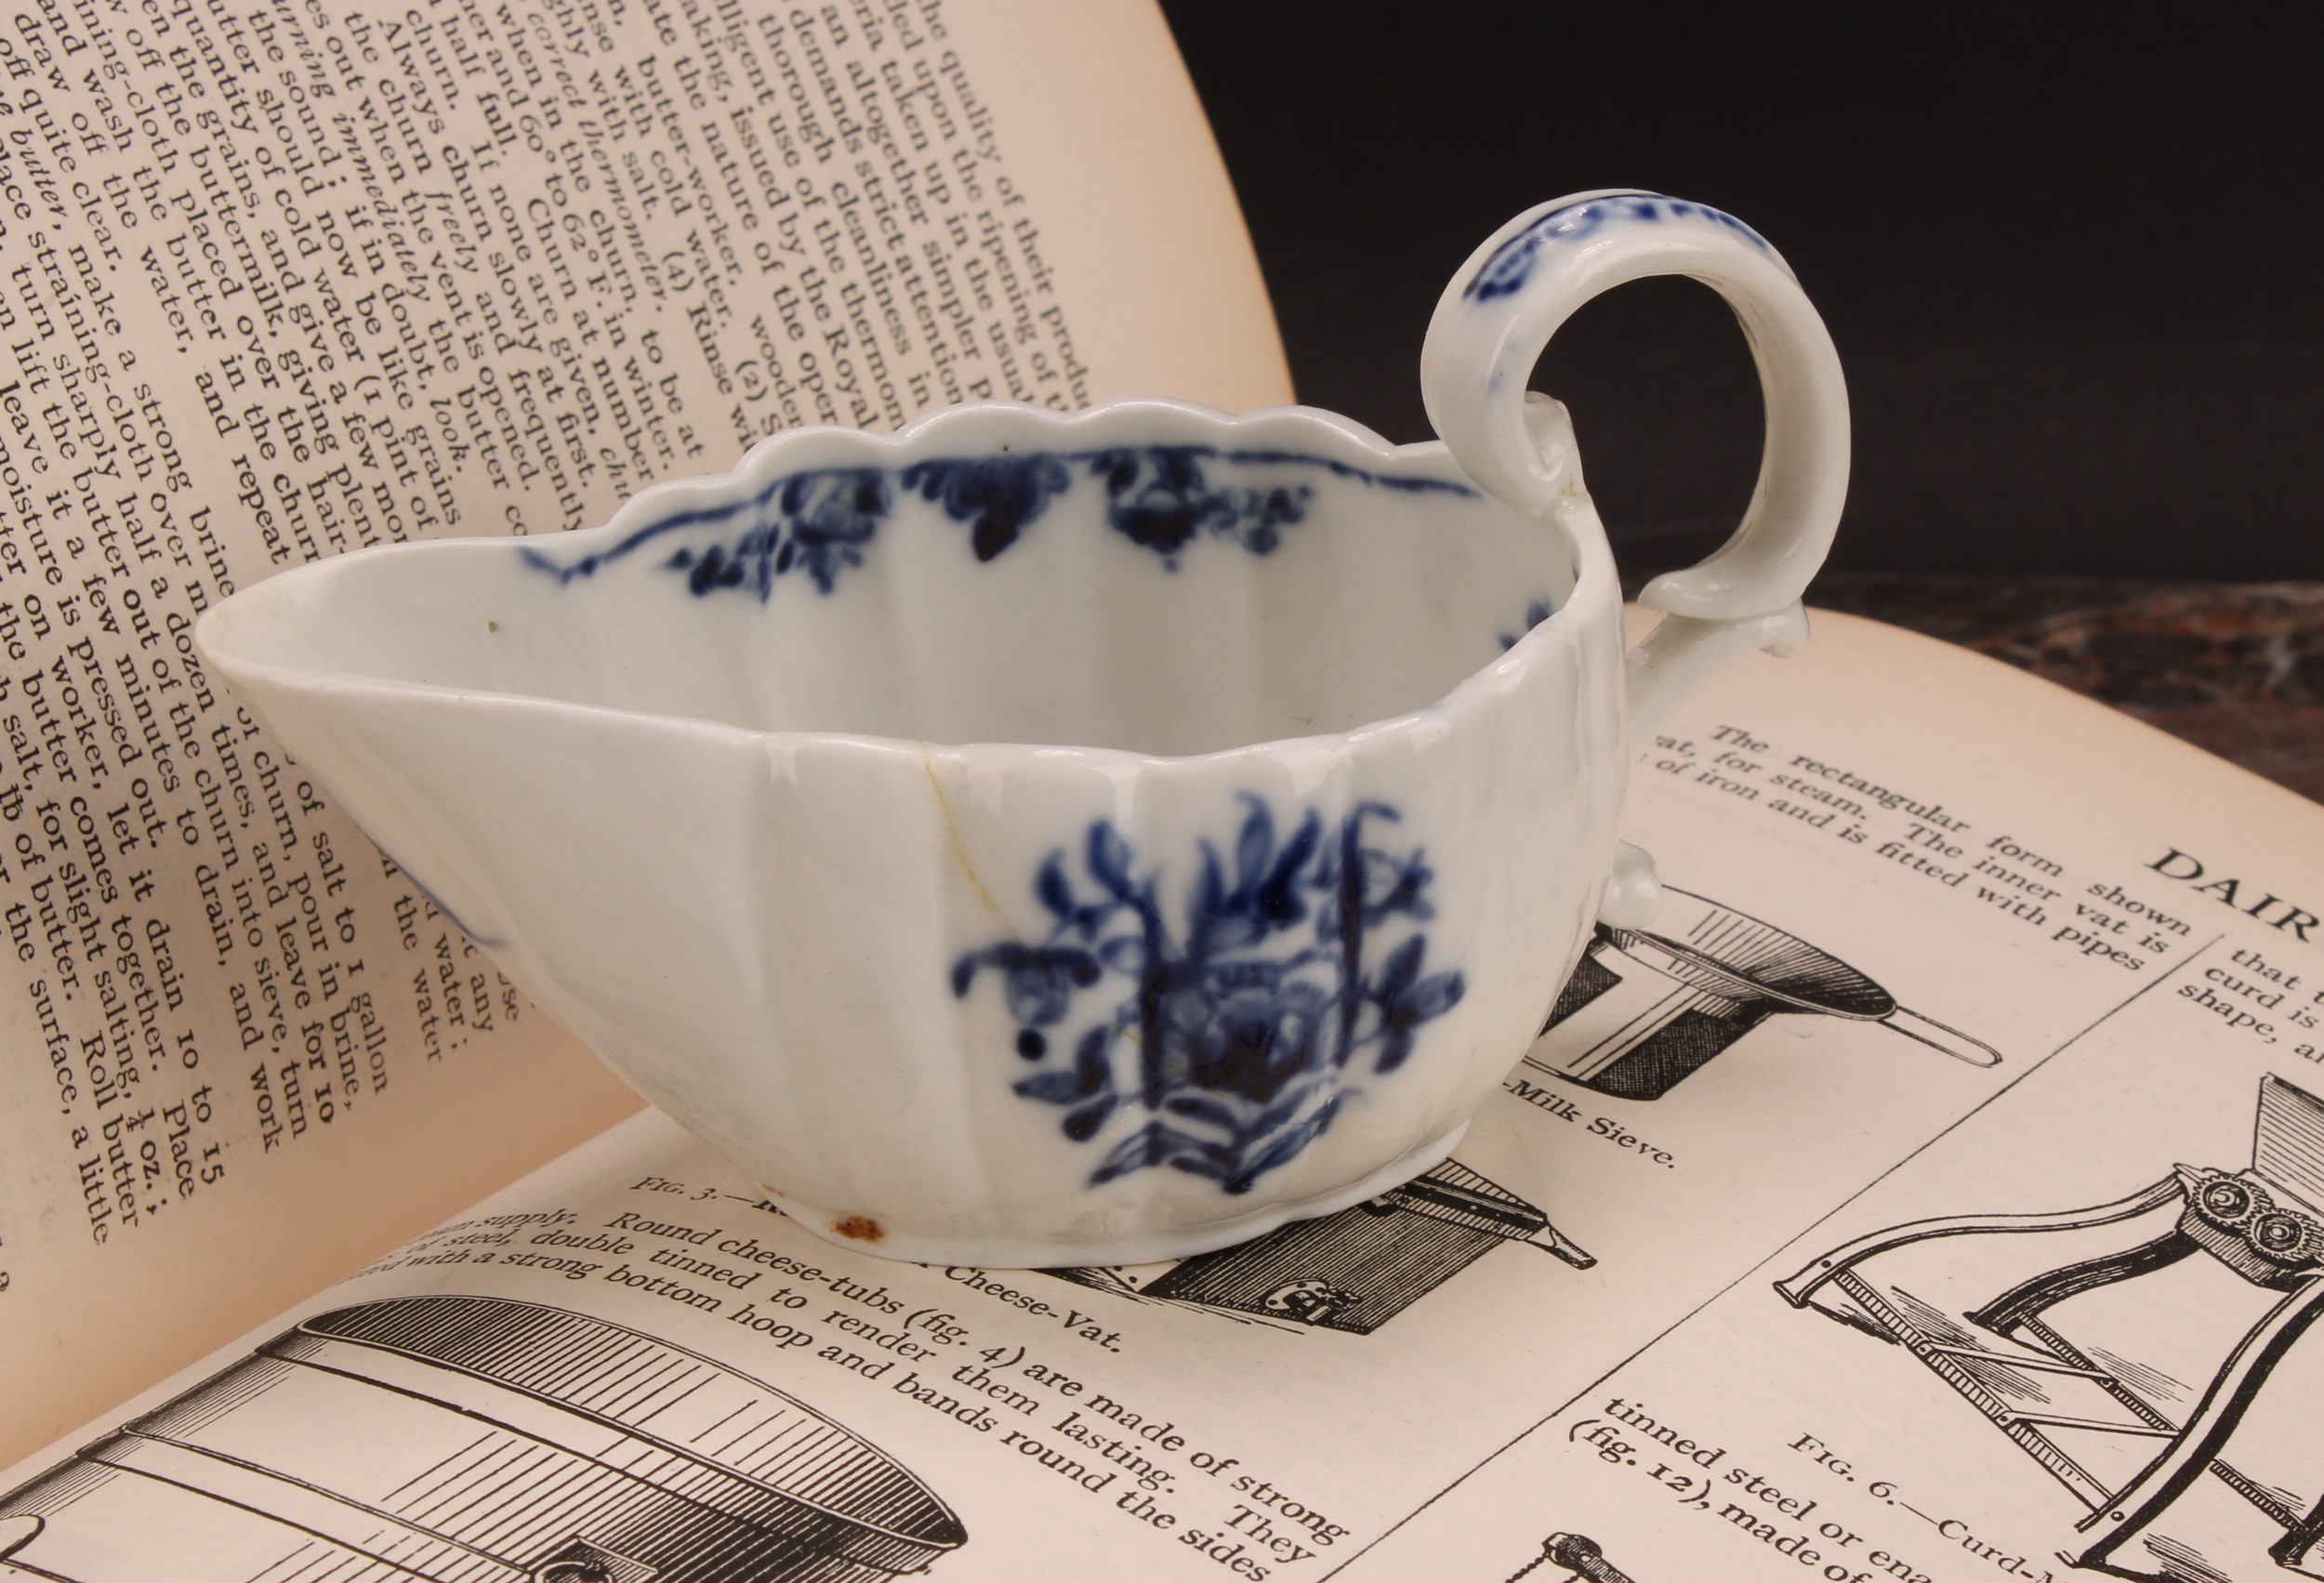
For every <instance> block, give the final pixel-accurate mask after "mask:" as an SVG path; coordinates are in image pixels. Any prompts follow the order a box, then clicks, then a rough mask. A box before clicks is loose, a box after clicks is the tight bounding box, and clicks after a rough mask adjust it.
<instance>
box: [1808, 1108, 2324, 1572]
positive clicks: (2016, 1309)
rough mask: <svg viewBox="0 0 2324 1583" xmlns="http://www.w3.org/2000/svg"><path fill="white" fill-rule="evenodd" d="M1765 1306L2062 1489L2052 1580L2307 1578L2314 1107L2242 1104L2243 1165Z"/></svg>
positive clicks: (1849, 1267) (1937, 1224)
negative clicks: (1921, 1381)
mask: <svg viewBox="0 0 2324 1583" xmlns="http://www.w3.org/2000/svg"><path fill="white" fill-rule="evenodd" d="M2118 1185H2119V1183H2118ZM1776 1290H1777V1291H1779V1292H1780V1293H1782V1295H1783V1296H1784V1298H1785V1299H1788V1300H1789V1301H1790V1302H1791V1303H1792V1304H1793V1305H1795V1306H1797V1307H1802V1308H1813V1309H1816V1311H1817V1312H1819V1313H1823V1314H1825V1315H1827V1316H1828V1317H1829V1318H1832V1319H1835V1320H1838V1321H1840V1322H1842V1323H1843V1324H1846V1325H1849V1326H1854V1327H1855V1328H1857V1329H1860V1330H1864V1331H1867V1332H1868V1333H1870V1334H1871V1335H1873V1336H1877V1337H1879V1338H1880V1339H1882V1340H1884V1341H1889V1342H1892V1343H1895V1345H1897V1346H1900V1347H1902V1348H1904V1349H1905V1350H1906V1351H1908V1352H1910V1353H1911V1354H1912V1355H1913V1356H1914V1357H1916V1358H1918V1359H1919V1360H1920V1361H1921V1364H1922V1365H1925V1366H1926V1367H1927V1369H1928V1370H1929V1371H1930V1372H1931V1373H1933V1374H1934V1376H1935V1377H1936V1378H1937V1379H1939V1380H1941V1381H1943V1382H1944V1383H1945V1384H1946V1385H1948V1386H1949V1387H1950V1388H1951V1389H1952V1391H1953V1392H1955V1393H1957V1394H1958V1395H1959V1396H1961V1398H1962V1399H1963V1400H1964V1401H1965V1402H1967V1403H1968V1404H1969V1405H1971V1406H1972V1407H1974V1408H1975V1409H1976V1410H1977V1411H1979V1412H1981V1413H1982V1414H1984V1415H1985V1417H1986V1418H1987V1419H1989V1420H1990V1421H1991V1422H1992V1423H1993V1425H1994V1426H1995V1427H1996V1428H1997V1429H1999V1430H2000V1431H2001V1433H2002V1434H2004V1435H2006V1436H2007V1437H2008V1438H2009V1440H2010V1441H2012V1442H2014V1444H2015V1445H2016V1447H2017V1448H2018V1449H2019V1450H2020V1451H2022V1452H2024V1453H2025V1454H2026V1455H2027V1457H2029V1458H2032V1467H2031V1468H2029V1469H2028V1471H2029V1472H2032V1471H2036V1470H2038V1471H2039V1474H2040V1475H2046V1477H2047V1478H2048V1479H2051V1480H2054V1481H2055V1482H2056V1483H2057V1484H2062V1485H2063V1486H2065V1488H2066V1490H2067V1491H2069V1492H2070V1493H2071V1494H2072V1496H2073V1497H2075V1499H2076V1501H2077V1502H2078V1503H2079V1505H2080V1508H2081V1510H2080V1514H2079V1520H2078V1521H2071V1522H2068V1521H2066V1519H2068V1518H2071V1517H2073V1516H2075V1515H2076V1514H2075V1513H2074V1512H2073V1510H2072V1508H2071V1507H2070V1506H2067V1505H2066V1504H2065V1503H2064V1502H2061V1503H2060V1515H2061V1523H2060V1531H2059V1536H2058V1537H2059V1554H2060V1555H2061V1556H2062V1557H2063V1558H2064V1559H2065V1560H2066V1561H2067V1562H2069V1563H2072V1564H2073V1565H2075V1566H2078V1567H2083V1568H2087V1569H2089V1570H2091V1571H2093V1572H2097V1573H2101V1574H2104V1575H2106V1576H2114V1577H2127V1578H2141V1579H2150V1580H2157V1583H2160V1580H2169V1583H2254V1580H2256V1579H2261V1578H2271V1577H2276V1578H2280V1577H2309V1578H2324V1415H2319V1414H2318V1413H2317V1411H2316V1405H2317V1403H2318V1402H2319V1401H2324V1329H2318V1328H2317V1327H2316V1321H2317V1318H2318V1316H2319V1315H2324V1100H2319V1099H2318V1098H2317V1096H2315V1095H2314V1094H2311V1093H2309V1092H2307V1091H2306V1090H2304V1089H2303V1088H2299V1087H2297V1086H2295V1085H2293V1084H2291V1083H2289V1082H2287V1081H2285V1080H2284V1079H2283V1078H2281V1077H2278V1076H2275V1075H2269V1076H2267V1077H2265V1078H2264V1079H2263V1080H2262V1081H2261V1084H2260V1088H2259V1104H2258V1115H2257V1117H2256V1121H2255V1124H2254V1128H2253V1138H2252V1147H2251V1164H2250V1165H2249V1166H2245V1167H2212V1166H2200V1165H2179V1166H2174V1167H2171V1168H2170V1169H2169V1170H2168V1171H2166V1172H2165V1173H2164V1174H2163V1175H2161V1176H2160V1177H2159V1179H2157V1180H2154V1181H2151V1182H2149V1183H2147V1184H2146V1185H2144V1186H2141V1187H2139V1188H2137V1189H2136V1190H2135V1191H2133V1192H2130V1193H2127V1194H2123V1195H2121V1196H2119V1197H2116V1198H2113V1199H2111V1200H2109V1201H2107V1202H2106V1203H2102V1204H2097V1205H2094V1206H2092V1207H2087V1208H2080V1209H2070V1210H2066V1211H2062V1212H2044V1211H2042V1210H2041V1209H2040V1207H2038V1206H2027V1207H2025V1208H2023V1209H2018V1210H2012V1211H2005V1212H1999V1213H1988V1214H1973V1215H1962V1216H1958V1217H1949V1218H1941V1219H1933V1220H1916V1221H1913V1222H1910V1223H1908V1224H1904V1225H1898V1226H1894V1227H1890V1228H1887V1229H1884V1230H1881V1231H1876V1232H1873V1233H1869V1234H1868V1235H1866V1236H1862V1237H1859V1238H1857V1239H1856V1240H1855V1241H1853V1242H1850V1243H1847V1244H1844V1245H1842V1247H1836V1248H1833V1249H1832V1250H1831V1251H1830V1252H1829V1253H1827V1254H1825V1255H1824V1256H1823V1257H1822V1258H1820V1259H1817V1260H1815V1261H1814V1262H1812V1263H1810V1264H1809V1265H1808V1266H1807V1267H1806V1268H1805V1269H1803V1270H1802V1271H1800V1272H1799V1273H1797V1274H1795V1275H1793V1276H1791V1277H1790V1278H1789V1279H1788V1280H1785V1281H1782V1282H1779V1283H1778V1284H1777V1286H1776ZM2004 1455H2007V1453H2004Z"/></svg>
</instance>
